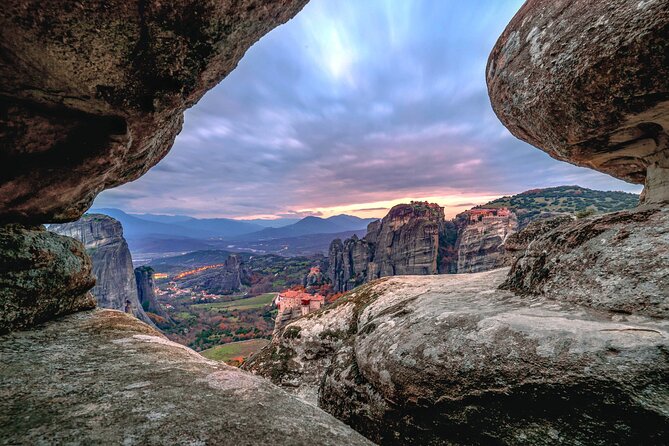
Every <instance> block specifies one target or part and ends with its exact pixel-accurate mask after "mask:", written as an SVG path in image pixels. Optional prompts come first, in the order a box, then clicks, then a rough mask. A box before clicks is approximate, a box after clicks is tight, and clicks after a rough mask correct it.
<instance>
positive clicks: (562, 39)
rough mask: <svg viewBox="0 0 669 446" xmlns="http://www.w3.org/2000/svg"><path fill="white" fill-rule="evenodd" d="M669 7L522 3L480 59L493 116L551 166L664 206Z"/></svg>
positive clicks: (668, 149)
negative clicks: (629, 189)
mask: <svg viewBox="0 0 669 446" xmlns="http://www.w3.org/2000/svg"><path fill="white" fill-rule="evenodd" d="M668 46H669V2H666V1H628V0H591V1H566V0H558V1H546V0H528V1H526V2H525V3H524V4H523V6H522V7H521V8H520V11H518V13H517V14H516V16H515V17H514V18H513V20H511V22H510V23H509V25H508V26H507V28H506V30H505V31H504V33H503V34H502V35H501V37H500V38H499V40H498V41H497V44H496V45H495V48H494V49H493V50H492V53H491V54H490V59H489V61H488V68H487V82H488V91H489V94H490V99H491V102H492V106H493V109H494V110H495V113H497V116H498V117H499V118H500V120H501V121H502V123H503V124H504V125H505V126H506V127H508V129H509V130H510V131H511V133H513V134H514V135H515V136H517V137H518V138H520V139H522V140H524V141H527V142H529V143H530V144H532V145H535V146H537V147H539V148H540V149H541V150H543V151H545V152H547V153H548V154H549V155H551V156H552V157H554V158H557V159H560V160H563V161H568V162H570V163H572V164H576V165H579V166H584V167H590V168H593V169H596V170H599V171H601V172H605V173H608V174H610V175H612V176H614V177H617V178H621V179H623V180H626V181H629V182H633V183H644V181H645V184H646V192H645V200H646V201H647V202H649V203H651V202H653V203H655V202H666V201H669V136H668V135H667V129H669V51H667V47H668Z"/></svg>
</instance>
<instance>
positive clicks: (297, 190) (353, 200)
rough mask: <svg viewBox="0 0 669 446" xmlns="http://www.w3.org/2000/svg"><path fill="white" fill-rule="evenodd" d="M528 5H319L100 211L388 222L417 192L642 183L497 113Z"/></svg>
mask: <svg viewBox="0 0 669 446" xmlns="http://www.w3.org/2000/svg"><path fill="white" fill-rule="evenodd" d="M521 4H522V0H509V1H503V2H500V1H497V0H478V1H477V0H472V1H467V2H455V1H444V0H413V1H409V0H364V1H361V0H312V1H311V2H310V3H309V4H308V5H307V6H306V7H305V8H304V10H303V11H302V12H300V13H299V14H298V15H297V17H296V18H295V19H293V20H291V21H290V22H288V23H287V24H285V25H283V26H281V27H279V28H277V29H275V30H274V31H272V32H271V33H269V34H268V35H267V36H265V37H264V38H263V39H261V40H260V41H259V42H258V43H256V44H255V45H254V46H253V47H252V48H251V49H250V50H249V51H248V52H247V54H246V55H245V57H244V58H243V59H242V61H241V62H240V63H239V66H238V67H237V69H235V70H234V71H233V72H232V73H231V74H230V75H229V76H228V78H226V79H225V80H224V81H223V82H222V83H221V84H220V85H218V86H217V87H216V88H214V89H213V90H212V91H210V92H209V93H207V95H205V97H204V98H203V99H202V100H201V101H200V103H198V104H197V105H196V106H195V107H194V108H192V109H191V110H189V111H188V112H187V113H186V119H185V125H184V129H183V131H182V133H181V134H180V135H179V136H178V137H177V140H176V143H175V145H174V148H173V149H172V151H171V152H170V154H169V155H168V156H167V157H166V158H165V159H164V160H163V161H161V162H160V163H159V164H158V165H157V166H156V167H154V168H153V169H152V170H151V171H149V173H147V174H146V175H145V176H144V177H142V178H140V179H139V180H137V181H135V182H133V183H130V184H126V185H123V186H121V187H119V188H116V189H113V190H108V191H105V192H103V193H102V194H101V195H100V196H99V197H98V199H97V200H96V202H95V206H97V207H118V208H121V209H124V210H126V211H129V212H140V213H143V212H155V213H166V214H188V215H193V216H201V217H235V218H241V217H247V218H248V217H253V216H273V217H281V216H291V217H295V216H302V215H308V214H314V215H332V214H335V213H341V212H346V213H350V214H355V215H360V216H374V217H379V216H383V215H384V214H385V213H386V211H387V209H388V208H389V207H390V206H392V205H393V204H396V203H399V202H406V201H408V200H409V199H411V197H415V198H416V199H421V200H425V199H428V201H436V202H438V203H440V204H441V205H444V206H446V207H447V208H446V211H447V213H451V212H453V213H454V212H455V210H456V208H457V206H455V205H457V204H463V203H464V204H466V205H467V206H464V207H463V208H462V209H466V208H468V207H471V205H472V204H478V203H483V202H485V201H488V200H489V199H491V198H495V197H498V196H502V195H511V194H515V193H519V192H522V191H524V190H527V189H534V188H539V187H550V186H559V185H570V184H578V185H581V186H584V187H590V188H595V189H604V190H626V191H632V192H639V191H640V189H641V188H640V187H639V186H635V185H630V184H627V183H624V182H621V181H619V180H615V179H613V178H611V177H609V176H606V175H604V174H601V173H598V172H595V171H591V170H588V169H583V168H578V167H574V166H571V165H569V164H566V163H562V162H558V161H555V160H553V159H551V158H550V157H548V155H546V154H544V153H543V152H541V151H539V150H537V149H535V148H533V147H531V146H529V145H527V144H525V143H523V142H521V141H519V140H517V139H515V138H514V137H513V136H511V135H510V133H509V132H508V131H507V130H506V129H505V128H504V127H503V126H502V125H501V124H500V123H499V121H498V120H497V118H496V116H495V115H494V113H493V112H492V109H491V107H490V103H489V99H488V96H487V91H486V85H485V64H486V60H487V57H488V54H489V52H490V50H491V48H492V47H493V45H494V43H495V41H496V39H497V37H498V36H499V35H500V33H501V32H502V30H503V29H504V27H505V26H506V24H507V23H508V22H509V20H510V19H511V17H512V16H513V14H514V13H515V12H516V11H517V9H518V8H519V7H520V5H521Z"/></svg>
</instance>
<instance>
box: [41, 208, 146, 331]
mask: <svg viewBox="0 0 669 446" xmlns="http://www.w3.org/2000/svg"><path fill="white" fill-rule="evenodd" d="M49 230H50V231H53V232H55V233H57V234H61V235H65V236H68V237H72V238H74V239H76V240H79V241H80V242H82V243H83V244H84V247H85V248H86V252H87V253H88V255H89V256H90V257H91V260H92V261H93V274H94V275H95V278H96V282H95V287H93V289H92V290H91V293H93V296H95V298H96V299H97V301H98V306H99V307H102V308H111V309H114V310H121V311H125V309H126V307H127V306H128V301H129V302H130V303H129V308H128V309H129V310H130V311H131V312H132V314H134V315H135V316H136V317H138V318H139V319H141V320H143V321H144V322H147V323H152V322H151V320H150V319H149V318H148V316H147V315H146V313H144V309H143V308H142V304H141V303H140V302H139V298H138V297H137V283H136V281H135V273H134V269H133V267H132V257H131V256H130V249H129V248H128V244H127V243H126V241H125V239H124V238H123V227H122V226H121V223H119V222H118V221H117V220H115V219H113V218H111V217H109V216H107V215H103V214H87V215H85V216H83V217H82V218H81V219H79V220H78V221H76V222H72V223H64V224H58V225H51V226H49Z"/></svg>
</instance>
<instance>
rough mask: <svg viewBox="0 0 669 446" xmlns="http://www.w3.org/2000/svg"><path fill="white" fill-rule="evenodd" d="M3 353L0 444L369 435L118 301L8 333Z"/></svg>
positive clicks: (276, 441)
mask: <svg viewBox="0 0 669 446" xmlns="http://www.w3.org/2000/svg"><path fill="white" fill-rule="evenodd" d="M0 357H2V362H1V363H0V444H12V445H14V444H30V445H37V444H142V445H153V444H169V445H174V444H190V445H204V444H207V445H218V444H220V445H262V444H272V445H368V444H371V443H370V442H369V441H367V440H366V439H365V438H364V437H362V436H361V435H359V434H358V433H356V432H355V431H353V430H352V429H351V428H349V427H348V426H346V425H344V424H343V423H342V422H340V421H338V420H337V419H335V418H334V417H332V416H331V415H328V414H326V413H325V412H323V411H321V410H320V409H317V408H316V407H313V406H311V405H308V404H306V403H304V402H302V401H300V400H298V399H297V398H294V397H291V396H289V395H287V394H286V393H285V392H283V391H282V390H280V389H279V388H277V387H275V386H274V385H272V384H271V383H269V382H268V381H265V380H264V379H262V378H260V377H257V376H253V375H251V374H249V373H246V372H243V371H240V370H238V369H235V368H232V367H228V366H226V365H224V364H220V363H217V362H214V361H209V360H207V359H206V358H204V357H203V356H201V355H199V354H198V353H196V352H194V351H193V350H191V349H189V348H187V347H184V346H181V345H179V344H175V343H173V342H171V341H168V340H167V339H166V338H165V337H163V336H162V335H161V334H159V333H158V332H157V331H155V330H154V329H152V328H151V327H149V326H148V325H146V324H144V323H142V322H140V321H138V320H137V319H135V318H133V317H131V316H129V315H126V314H124V313H121V312H118V311H113V310H97V311H92V312H84V313H77V314H74V315H71V316H67V317H65V318H63V319H61V320H58V321H54V322H50V323H48V324H46V325H43V326H40V327H38V328H36V329H34V330H31V331H24V332H17V333H12V334H9V335H5V336H2V337H0Z"/></svg>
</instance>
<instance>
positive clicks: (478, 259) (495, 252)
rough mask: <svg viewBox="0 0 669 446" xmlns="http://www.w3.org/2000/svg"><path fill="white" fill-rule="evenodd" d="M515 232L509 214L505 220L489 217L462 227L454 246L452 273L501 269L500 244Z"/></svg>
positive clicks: (516, 222) (516, 221)
mask: <svg viewBox="0 0 669 446" xmlns="http://www.w3.org/2000/svg"><path fill="white" fill-rule="evenodd" d="M517 229H518V220H517V219H516V216H515V215H514V214H513V213H512V214H511V215H510V216H509V217H492V218H487V219H483V220H482V221H480V222H476V223H470V224H467V225H466V226H464V227H463V228H462V229H461V231H460V234H459V237H458V241H457V244H456V249H457V253H458V262H457V267H456V271H457V272H458V273H476V272H481V271H489V270H491V269H495V268H501V267H502V266H504V265H505V263H506V257H505V250H504V243H505V242H506V240H507V238H508V237H509V236H510V235H511V234H513V233H514V232H515V231H516V230H517Z"/></svg>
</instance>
